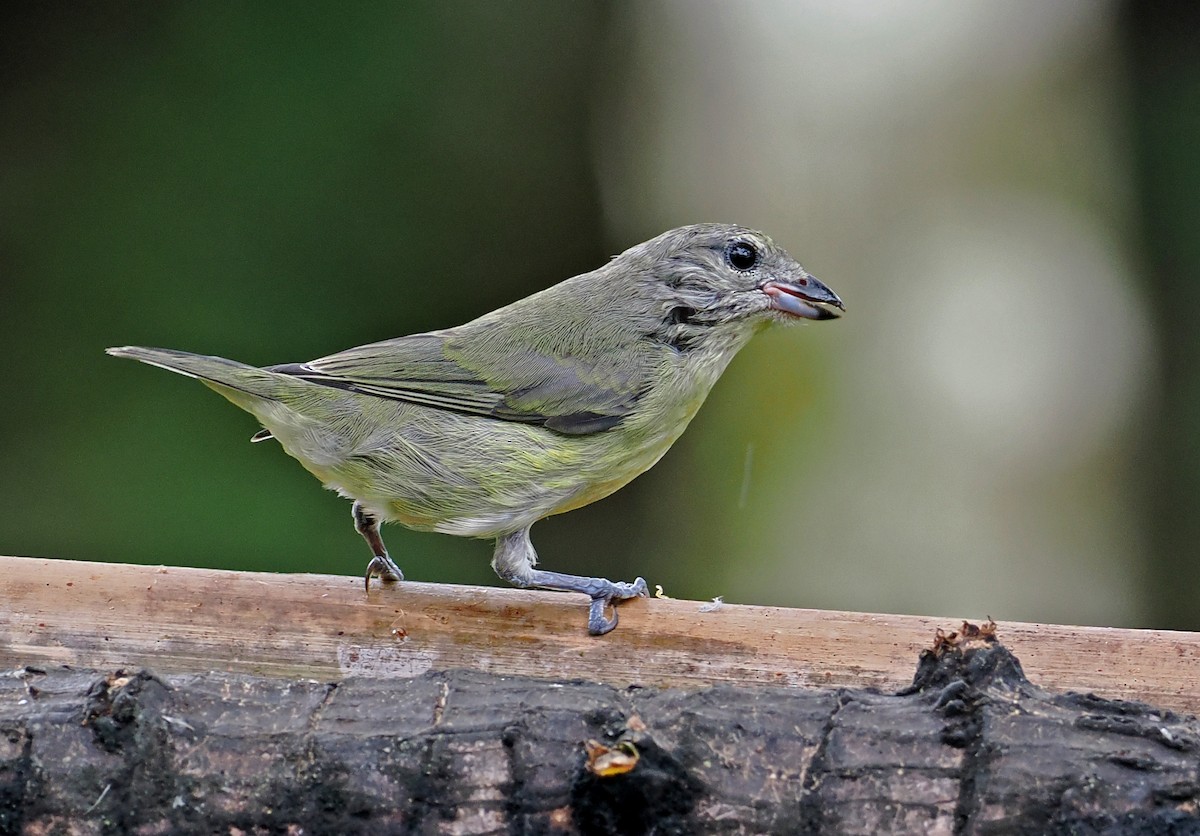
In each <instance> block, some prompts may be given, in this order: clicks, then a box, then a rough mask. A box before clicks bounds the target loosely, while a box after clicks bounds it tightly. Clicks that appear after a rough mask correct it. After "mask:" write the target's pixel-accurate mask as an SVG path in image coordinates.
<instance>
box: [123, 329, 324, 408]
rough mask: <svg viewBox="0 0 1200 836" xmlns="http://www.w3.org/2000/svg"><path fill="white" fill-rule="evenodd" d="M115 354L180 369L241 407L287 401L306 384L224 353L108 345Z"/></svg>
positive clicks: (163, 366)
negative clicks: (229, 356) (229, 358)
mask: <svg viewBox="0 0 1200 836" xmlns="http://www.w3.org/2000/svg"><path fill="white" fill-rule="evenodd" d="M107 353H109V354H111V355H112V356H114V357H129V358H131V359H133V360H140V361H142V362H143V363H148V364H150V365H151V366H158V367H159V368H160V369H167V370H168V371H172V372H178V373H179V374H184V375H187V376H188V377H194V378H197V379H198V380H200V381H202V382H203V383H206V384H207V385H208V386H209V387H211V388H212V389H215V390H216V391H217V392H219V393H221V394H222V395H224V396H225V397H226V398H228V399H229V400H231V401H233V402H234V403H235V404H237V405H238V406H240V407H241V408H242V409H245V410H248V411H250V412H255V411H256V410H254V409H253V408H252V407H253V406H254V405H255V404H256V402H257V401H261V400H268V401H286V400H288V395H289V394H294V393H295V392H296V389H297V387H300V388H303V387H304V386H305V385H306V384H305V383H304V381H301V380H298V379H296V378H294V377H292V376H290V375H284V374H278V373H277V372H269V371H267V370H266V369H259V368H255V367H254V366H248V365H246V364H245V363H238V362H237V361H235V360H226V359H225V358H224V357H211V356H208V355H204V354H191V353H189V352H186V351H176V350H174V349H170V348H143V347H142V346H137V345H127V346H122V347H120V348H110V349H107Z"/></svg>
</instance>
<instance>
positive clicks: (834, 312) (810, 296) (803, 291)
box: [758, 273, 846, 319]
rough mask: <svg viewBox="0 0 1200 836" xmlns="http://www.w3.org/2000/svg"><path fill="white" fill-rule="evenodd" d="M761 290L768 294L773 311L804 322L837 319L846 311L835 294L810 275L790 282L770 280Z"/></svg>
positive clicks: (761, 286) (803, 274)
mask: <svg viewBox="0 0 1200 836" xmlns="http://www.w3.org/2000/svg"><path fill="white" fill-rule="evenodd" d="M758 289H759V290H761V291H762V292H763V293H765V294H767V297H768V298H769V299H770V300H771V307H772V308H773V309H775V310H777V311H782V312H783V313H785V314H789V315H790V316H798V317H800V318H802V319H836V318H837V317H839V316H841V315H842V313H841V312H842V311H844V310H846V306H845V305H843V304H842V300H841V299H839V298H838V296H837V294H836V293H834V292H833V291H832V290H830V289H829V288H827V287H826V286H825V285H824V284H822V283H821V282H820V281H818V280H817V278H816V277H815V276H810V275H809V274H808V273H801V274H800V276H799V277H798V278H796V279H794V280H788V281H782V280H780V279H769V280H768V281H765V282H763V283H762V284H761V285H759V286H758Z"/></svg>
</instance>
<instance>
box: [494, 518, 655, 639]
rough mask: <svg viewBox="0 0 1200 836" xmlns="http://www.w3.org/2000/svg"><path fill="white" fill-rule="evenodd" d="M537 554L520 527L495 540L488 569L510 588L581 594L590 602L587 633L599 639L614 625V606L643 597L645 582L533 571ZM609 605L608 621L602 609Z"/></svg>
mask: <svg viewBox="0 0 1200 836" xmlns="http://www.w3.org/2000/svg"><path fill="white" fill-rule="evenodd" d="M535 563H537V552H535V551H534V550H533V543H531V542H529V528H528V527H526V528H522V529H521V530H520V531H516V532H513V533H512V534H509V535H507V536H505V537H499V538H497V539H496V553H495V555H494V556H493V557H492V568H493V569H495V570H496V574H497V575H499V576H500V577H501V578H503V579H504V580H506V581H508V582H509V583H511V584H512V585H513V586H519V587H521V588H522V589H525V588H528V587H531V586H538V587H541V588H542V589H561V590H563V591H565V592H582V593H583V594H584V595H587V596H588V597H590V598H591V599H592V606H591V609H590V610H589V611H588V632H589V633H591V634H592V635H593V636H602V635H604V634H605V633H607V632H608V631H609V630H611V629H612V628H614V627H616V626H617V611H616V608H615V604H616V602H618V601H623V600H625V599H626V598H636V597H638V596H642V597H645V596H646V581H645V579H644V578H638V579H637V580H636V581H634V582H633V583H618V582H613V581H609V580H605V579H604V578H588V577H583V576H581V575H564V574H562V573H561V572H543V571H542V570H541V569H534V568H533V567H534V564H535ZM609 606H613V607H614V608H613V615H612V618H607V617H606V616H605V615H604V610H605V609H606V608H607V607H609Z"/></svg>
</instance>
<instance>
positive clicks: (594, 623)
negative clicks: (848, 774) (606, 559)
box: [588, 578, 649, 636]
mask: <svg viewBox="0 0 1200 836" xmlns="http://www.w3.org/2000/svg"><path fill="white" fill-rule="evenodd" d="M647 595H649V592H648V591H647V589H646V579H645V578H638V579H637V580H635V581H634V582H633V583H614V584H612V591H611V592H610V593H609V594H607V595H596V596H594V597H593V598H592V604H591V606H590V607H589V608H588V632H589V633H591V634H592V635H593V636H603V635H604V634H605V633H608V632H611V631H612V630H613V629H614V628H615V627H616V626H617V621H618V619H617V606H616V605H617V602H618V601H625V600H627V599H629V598H645V597H647ZM610 606H611V607H612V608H613V614H612V618H608V617H606V616H605V615H604V611H605V610H606V609H607V608H608V607H610Z"/></svg>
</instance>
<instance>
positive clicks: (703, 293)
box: [619, 224, 845, 343]
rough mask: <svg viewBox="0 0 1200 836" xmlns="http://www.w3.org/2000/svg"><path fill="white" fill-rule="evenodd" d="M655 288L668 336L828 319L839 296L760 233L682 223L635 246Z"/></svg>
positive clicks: (835, 313)
mask: <svg viewBox="0 0 1200 836" xmlns="http://www.w3.org/2000/svg"><path fill="white" fill-rule="evenodd" d="M619 258H621V259H625V258H630V260H631V261H633V262H634V263H638V264H639V266H641V267H642V268H643V270H641V271H638V272H641V273H642V276H643V279H642V280H643V281H650V282H652V283H654V284H655V285H658V287H659V289H660V290H659V292H660V293H661V294H662V295H661V296H660V298H661V299H662V310H663V315H664V327H665V328H666V329H667V330H668V332H669V333H670V336H671V337H672V341H675V342H679V343H688V342H694V341H696V340H704V339H705V337H706V335H713V336H716V335H717V334H729V335H731V336H732V335H735V334H737V335H740V334H745V333H746V332H748V331H755V330H758V328H759V327H761V326H763V325H766V324H768V323H770V322H772V321H776V322H796V321H799V320H803V319H834V318H836V317H839V316H841V314H842V312H843V311H844V310H845V306H844V305H843V304H842V300H841V299H839V298H838V297H837V294H835V293H834V292H833V291H832V290H830V289H829V288H828V287H826V286H825V285H824V284H822V283H821V282H820V281H819V280H817V279H816V278H815V277H814V276H812V275H811V274H810V273H809V272H808V271H807V270H805V269H804V268H803V267H801V266H800V265H799V264H798V263H797V262H796V260H795V259H793V258H792V257H791V256H790V255H788V253H787V251H786V250H784V249H783V248H782V247H779V246H778V245H776V244H775V242H773V241H772V240H771V239H770V238H768V237H767V236H766V235H763V234H762V233H761V232H756V231H755V230H753V229H748V228H746V227H742V226H734V225H730V224H697V225H694V226H685V227H680V228H679V229H673V230H671V231H669V232H665V233H663V234H662V235H660V236H658V237H657V238H654V239H652V240H650V241H647V242H646V243H645V244H642V245H640V246H638V247H635V248H633V249H632V250H630V251H628V252H627V253H625V254H623V255H622V256H620V257H619Z"/></svg>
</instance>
